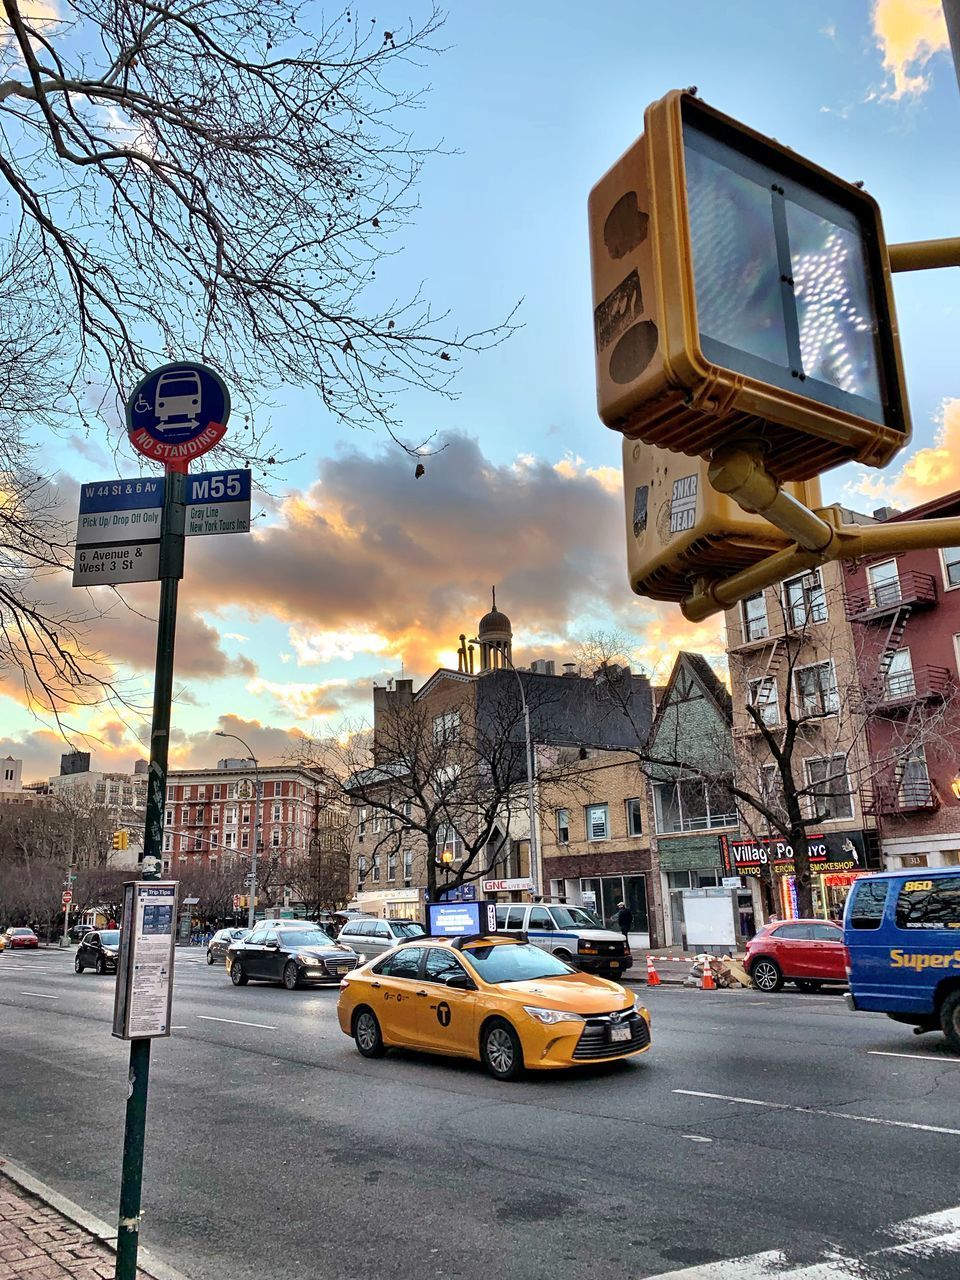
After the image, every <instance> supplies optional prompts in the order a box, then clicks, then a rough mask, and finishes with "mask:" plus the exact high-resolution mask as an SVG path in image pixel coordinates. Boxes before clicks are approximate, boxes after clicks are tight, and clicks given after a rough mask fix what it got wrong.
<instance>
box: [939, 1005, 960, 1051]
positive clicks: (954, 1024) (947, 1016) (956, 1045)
mask: <svg viewBox="0 0 960 1280" xmlns="http://www.w3.org/2000/svg"><path fill="white" fill-rule="evenodd" d="M940 1025H941V1027H942V1028H943V1034H944V1035H945V1036H946V1040H947V1044H948V1045H949V1046H950V1048H951V1049H952V1050H953V1051H954V1053H960V991H951V992H950V994H949V995H948V996H947V998H946V999H945V1000H944V1002H943V1004H942V1005H941V1006H940Z"/></svg>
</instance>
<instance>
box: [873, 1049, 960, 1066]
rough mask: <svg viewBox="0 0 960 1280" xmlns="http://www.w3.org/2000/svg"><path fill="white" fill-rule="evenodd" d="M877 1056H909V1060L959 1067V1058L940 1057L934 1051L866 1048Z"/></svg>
mask: <svg viewBox="0 0 960 1280" xmlns="http://www.w3.org/2000/svg"><path fill="white" fill-rule="evenodd" d="M867 1053H872V1054H873V1055H874V1056H875V1057H877V1058H909V1059H910V1060H911V1062H941V1063H943V1064H944V1065H945V1066H948V1067H960V1058H941V1057H938V1056H937V1054H935V1053H894V1052H893V1050H892V1049H868V1050H867Z"/></svg>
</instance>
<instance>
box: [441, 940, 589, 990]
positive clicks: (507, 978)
mask: <svg viewBox="0 0 960 1280" xmlns="http://www.w3.org/2000/svg"><path fill="white" fill-rule="evenodd" d="M463 954H464V955H465V956H466V957H467V959H468V960H469V961H470V963H471V964H472V965H473V967H474V969H476V971H477V973H478V974H479V975H480V977H481V978H482V979H483V980H484V982H528V981H529V980H530V979H532V978H558V977H560V976H561V975H562V974H565V973H574V972H575V970H574V969H571V968H570V966H569V965H568V964H564V962H563V961H562V960H558V959H557V957H556V956H553V955H551V954H550V953H549V952H548V951H542V950H541V949H540V948H539V947H534V946H532V945H530V944H528V943H503V942H495V943H493V944H491V945H489V946H485V947H483V946H481V947H465V948H464V952H463Z"/></svg>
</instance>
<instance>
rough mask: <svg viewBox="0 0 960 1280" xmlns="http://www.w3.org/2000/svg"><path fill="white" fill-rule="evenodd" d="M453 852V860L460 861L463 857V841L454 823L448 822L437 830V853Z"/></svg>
mask: <svg viewBox="0 0 960 1280" xmlns="http://www.w3.org/2000/svg"><path fill="white" fill-rule="evenodd" d="M444 853H446V854H452V855H453V861H454V862H459V861H460V859H461V858H462V857H463V841H462V840H461V839H460V835H459V833H458V831H457V829H456V827H454V826H453V825H451V824H450V823H447V824H446V825H445V826H442V827H441V828H440V829H439V830H438V832H437V854H438V855H443V854H444Z"/></svg>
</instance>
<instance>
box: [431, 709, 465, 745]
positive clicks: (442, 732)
mask: <svg viewBox="0 0 960 1280" xmlns="http://www.w3.org/2000/svg"><path fill="white" fill-rule="evenodd" d="M433 740H434V742H435V743H437V744H438V745H440V744H441V743H449V742H459V740H460V712H459V711H445V712H444V713H443V715H442V716H434V717H433Z"/></svg>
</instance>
